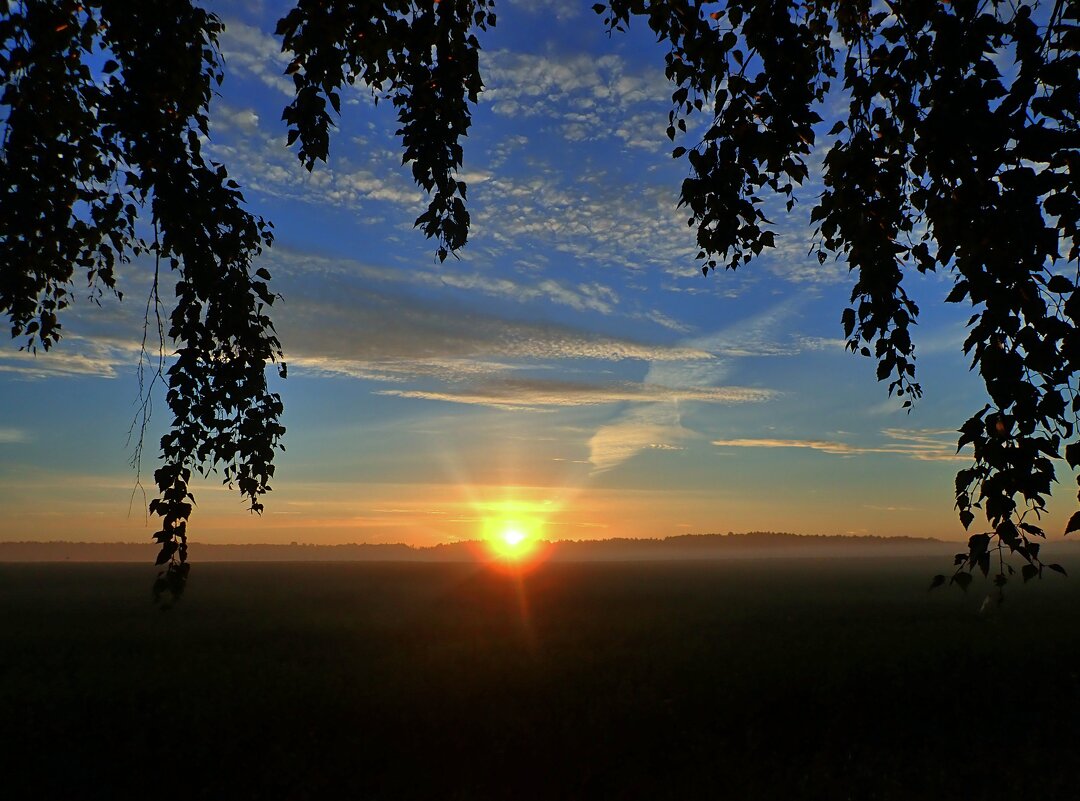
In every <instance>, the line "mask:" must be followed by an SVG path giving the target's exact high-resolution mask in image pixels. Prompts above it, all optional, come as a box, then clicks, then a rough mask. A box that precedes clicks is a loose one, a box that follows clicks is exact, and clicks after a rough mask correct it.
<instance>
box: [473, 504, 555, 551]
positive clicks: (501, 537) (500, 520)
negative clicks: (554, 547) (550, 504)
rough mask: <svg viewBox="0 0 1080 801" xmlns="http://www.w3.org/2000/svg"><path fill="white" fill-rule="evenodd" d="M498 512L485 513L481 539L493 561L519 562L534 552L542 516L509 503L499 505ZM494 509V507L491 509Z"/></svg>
mask: <svg viewBox="0 0 1080 801" xmlns="http://www.w3.org/2000/svg"><path fill="white" fill-rule="evenodd" d="M500 506H501V507H502V508H500V509H498V510H497V511H498V512H500V514H495V515H485V517H484V518H483V521H484V522H483V531H482V538H483V541H484V544H485V546H486V548H487V549H488V552H489V553H490V554H491V556H492V557H494V559H495V560H497V561H501V562H506V563H513V564H515V565H521V564H525V563H528V562H531V561H532V560H533V559H534V558H535V557H536V555H537V551H538V547H539V545H540V540H541V534H542V532H543V527H544V522H543V519H542V518H540V517H538V516H535V515H533V514H530V513H529V511H531V510H526V509H522V508H516V507H518V506H519V505H518V504H514V503H512V502H510V503H505V504H500ZM493 511H495V510H493Z"/></svg>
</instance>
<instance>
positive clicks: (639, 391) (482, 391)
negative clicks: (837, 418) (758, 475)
mask: <svg viewBox="0 0 1080 801" xmlns="http://www.w3.org/2000/svg"><path fill="white" fill-rule="evenodd" d="M377 394H379V395H394V396H397V397H400V398H417V399H422V400H439V401H447V402H450V403H463V404H470V405H478V406H490V407H493V408H497V409H541V408H546V407H559V406H596V405H601V404H609V403H658V402H676V401H681V402H686V401H698V402H702V403H755V402H761V401H765V400H769V399H770V398H772V397H774V396H775V394H776V393H775V392H772V391H771V390H765V389H754V388H749V387H707V388H701V389H676V388H673V387H663V386H657V385H655V384H638V383H631V382H612V383H610V384H586V383H574V382H570V381H555V380H542V379H541V380H534V379H517V380H515V379H505V380H500V381H493V382H489V383H483V384H478V385H475V386H472V387H469V388H467V389H462V390H446V391H424V390H399V389H387V390H380V391H379V392H378V393H377Z"/></svg>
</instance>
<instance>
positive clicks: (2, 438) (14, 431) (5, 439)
mask: <svg viewBox="0 0 1080 801" xmlns="http://www.w3.org/2000/svg"><path fill="white" fill-rule="evenodd" d="M29 441H30V435H29V434H27V433H26V432H25V431H24V430H22V429H21V428H10V427H4V426H0V445H13V444H15V443H18V442H29Z"/></svg>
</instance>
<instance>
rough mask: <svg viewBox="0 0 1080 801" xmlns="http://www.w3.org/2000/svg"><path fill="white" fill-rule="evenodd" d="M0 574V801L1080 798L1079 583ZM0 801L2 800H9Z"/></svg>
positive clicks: (870, 564)
mask: <svg viewBox="0 0 1080 801" xmlns="http://www.w3.org/2000/svg"><path fill="white" fill-rule="evenodd" d="M943 567H944V565H942V564H941V561H940V560H937V559H930V560H926V559H923V560H907V561H900V562H895V561H894V562H893V563H888V562H880V561H876V560H870V559H859V560H850V561H846V562H836V563H832V564H828V563H824V564H823V563H812V562H810V561H809V560H799V561H798V562H780V561H769V562H742V563H738V562H735V563H731V562H729V563H715V562H714V563H701V564H685V563H684V564H588V565H573V564H561V565H549V566H548V567H546V568H543V569H540V570H538V571H536V572H534V573H532V574H530V575H528V576H527V577H525V579H524V580H522V581H519V580H516V579H515V578H513V577H510V576H507V575H504V574H499V573H494V572H492V571H490V570H486V569H483V568H477V567H476V566H467V565H425V564H327V565H320V564H306V565H295V564H263V565H242V564H237V565H228V564H217V565H210V564H206V565H196V567H195V569H194V571H193V574H192V581H191V584H190V588H189V594H188V596H187V597H185V598H184V600H183V601H182V602H181V603H180V604H179V605H178V606H176V607H175V608H174V609H172V610H170V611H168V612H164V613H163V612H160V611H157V610H156V609H155V608H154V607H152V605H151V604H150V601H149V586H150V580H151V578H152V575H153V572H152V571H148V569H147V568H146V567H143V566H132V565H32V566H31V565H0V748H2V750H0V765H3V772H2V775H0V786H2V788H3V790H2V794H3V796H4V797H5V798H42V799H45V798H49V799H53V798H78V799H89V798H109V799H114V798H121V797H130V796H134V795H139V796H142V797H146V798H151V797H153V798H184V799H194V798H208V799H241V798H244V799H246V798H267V799H302V798H320V799H321V798H328V799H335V798H351V799H364V800H365V801H367V800H369V799H370V800H371V801H375V800H377V799H387V800H388V801H390V800H397V799H477V800H478V801H486V800H488V799H491V800H497V799H620V798H627V799H629V798H634V799H637V798H640V799H650V800H652V799H668V798H670V799H680V801H685V800H686V799H714V798H723V799H728V798H729V799H740V800H741V799H747V800H750V799H785V801H789V800H791V801H797V800H798V799H830V801H832V800H833V799H858V800H859V801H862V800H863V799H866V800H868V801H869V800H870V799H915V798H919V797H924V798H950V797H951V798H962V799H1020V798H1039V799H1058V798H1060V799H1075V798H1080V750H1078V746H1080V733H1078V732H1080V625H1078V624H1080V603H1078V601H1080V578H1072V579H1068V580H1066V579H1062V578H1061V577H1060V576H1056V575H1055V576H1051V577H1049V578H1047V579H1046V580H1044V581H1042V582H1041V583H1033V584H1031V585H1028V586H1020V585H1019V583H1018V584H1017V586H1015V587H1010V589H1011V590H1012V592H1011V595H1010V596H1009V597H1008V599H1007V602H1006V604H1005V605H1004V606H1003V607H1002V608H1001V609H1000V610H998V609H992V610H990V614H984V615H980V614H979V613H978V608H979V606H980V604H981V602H982V600H983V598H984V597H985V595H986V590H987V587H986V586H985V585H983V584H982V583H981V582H979V581H977V582H976V583H975V584H974V585H973V588H972V590H971V591H970V592H969V594H968V595H967V596H963V595H962V594H961V593H959V592H958V591H942V590H937V591H935V592H934V593H932V594H930V593H927V592H926V587H927V585H928V580H929V577H930V575H931V574H932V573H934V572H938V571H939V570H940V569H942V568H943ZM12 791H14V792H12Z"/></svg>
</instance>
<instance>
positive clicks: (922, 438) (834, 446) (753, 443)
mask: <svg viewBox="0 0 1080 801" xmlns="http://www.w3.org/2000/svg"><path fill="white" fill-rule="evenodd" d="M881 433H882V434H883V435H884V437H885V438H886V440H888V442H886V443H884V444H879V445H855V444H852V443H848V442H840V441H832V440H822V439H775V438H768V437H762V438H739V439H718V440H713V445H717V446H719V447H722V448H803V449H808V450H814V451H821V452H822V453H831V454H834V455H837V456H861V455H864V454H873V453H884V454H896V455H898V456H906V457H908V458H910V459H917V460H919V461H933V462H938V461H946V462H952V461H964V462H966V461H970V460H971V457H970V456H968V455H965V454H962V453H961V454H958V453H956V445H955V441H954V442H950V441H949V439H948V438H947V437H948V436H952V437H955V432H952V431H940V430H934V429H899V428H887V429H885V430H883V431H882V432H881Z"/></svg>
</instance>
